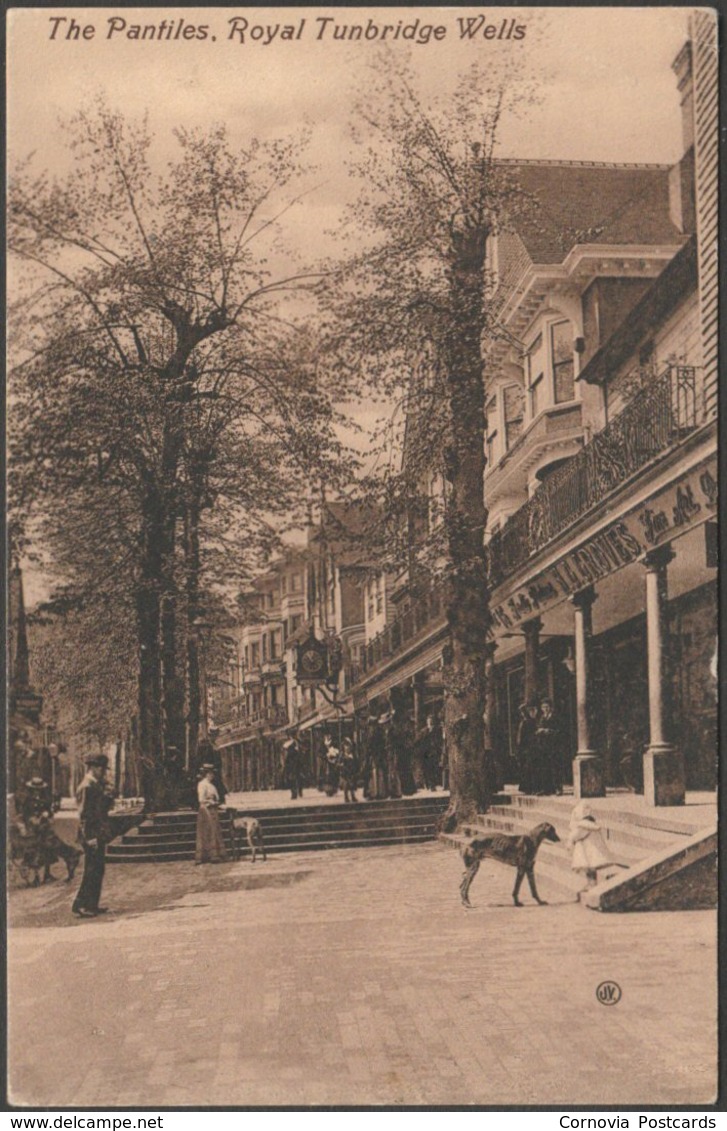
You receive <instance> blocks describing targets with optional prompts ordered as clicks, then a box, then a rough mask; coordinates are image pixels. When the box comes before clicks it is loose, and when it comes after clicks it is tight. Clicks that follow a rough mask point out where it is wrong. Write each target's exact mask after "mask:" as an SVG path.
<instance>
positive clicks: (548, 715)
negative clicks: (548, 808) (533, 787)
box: [535, 699, 563, 794]
mask: <svg viewBox="0 0 727 1131" xmlns="http://www.w3.org/2000/svg"><path fill="white" fill-rule="evenodd" d="M560 745H561V740H560V733H559V727H558V720H557V719H556V717H555V714H554V713H553V704H552V703H551V701H550V699H543V700H541V703H540V718H539V719H538V726H537V729H536V731H535V748H536V752H537V759H538V779H539V780H538V784H539V787H540V788H539V790H538V792H539V793H543V794H549V793H562V792H563V785H562V782H561V780H560V774H559V773H558V767H559V765H560Z"/></svg>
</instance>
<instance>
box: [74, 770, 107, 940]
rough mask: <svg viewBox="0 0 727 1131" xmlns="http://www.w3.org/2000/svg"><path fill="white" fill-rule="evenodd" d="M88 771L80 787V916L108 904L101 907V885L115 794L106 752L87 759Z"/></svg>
mask: <svg viewBox="0 0 727 1131" xmlns="http://www.w3.org/2000/svg"><path fill="white" fill-rule="evenodd" d="M86 767H87V772H86V776H85V777H84V779H83V781H82V782H81V784H80V785H79V787H78V791H77V793H76V799H77V801H78V822H79V826H78V839H79V841H80V843H81V845H82V846H83V859H84V864H83V879H82V880H81V886H80V887H79V889H78V892H77V893H76V898H75V899H74V901H73V906H72V907H71V911H72V912H73V914H74V915H76V916H77V917H78V918H80V919H93V918H95V917H96V916H97V915H103V914H104V913H105V912H106V911H108V907H99V900H100V899H101V886H102V884H103V877H104V870H105V867H106V845H107V844H108V842H109V841H110V840H111V824H110V822H109V810H110V809H111V807H112V806H113V803H114V798H113V794H112V793H111V792H110V791H109V790H108V788H107V787H106V783H105V779H106V772H107V770H108V767H109V760H108V758H107V757H106V755H105V754H93V755H91V756H89V757H88V758H86Z"/></svg>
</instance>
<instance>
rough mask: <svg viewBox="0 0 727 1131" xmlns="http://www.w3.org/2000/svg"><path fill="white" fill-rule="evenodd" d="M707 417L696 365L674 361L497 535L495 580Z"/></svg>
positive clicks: (492, 555)
mask: <svg viewBox="0 0 727 1131" xmlns="http://www.w3.org/2000/svg"><path fill="white" fill-rule="evenodd" d="M702 418H703V412H702V406H701V403H700V396H699V389H698V383H697V372H696V369H695V368H694V366H690V365H671V366H669V368H668V369H667V370H666V371H665V372H664V373H662V374H661V375H660V376H659V377H658V378H657V379H656V380H655V381H652V382H651V383H649V384H648V385H646V386H645V387H644V388H643V389H641V390H640V391H639V392H638V393H637V394H636V396H635V397H634V398H633V399H632V400H631V401H630V402H629V404H628V405H627V406H626V408H624V409H623V411H622V412H620V413H619V415H618V416H616V417H615V418H614V419H613V420H612V421H611V423H610V424H607V425H606V427H605V428H604V429H603V430H602V431H601V432H598V433H597V434H596V435H595V436H594V437H593V438H592V439H591V440H590V441H589V442H588V443H587V444H585V445H584V446H583V448H582V449H581V451H580V452H578V454H577V455H575V456H572V457H571V458H570V459H568V460H566V462H565V463H563V464H562V465H561V466H560V467H559V468H557V470H556V471H554V472H553V474H552V475H551V476H550V477H549V478H548V479H547V480H546V481H545V483H543V484H542V485H541V486H540V487H538V489H537V491H535V493H534V494H533V495H532V497H531V498H530V499H528V501H527V503H525V504H524V505H523V506H522V507H520V509H519V510H517V511H515V513H514V514H513V515H511V517H510V518H509V519H508V520H507V522H506V523H505V524H504V526H503V527H502V529H501V530H498V531H497V532H496V533H495V534H493V535H492V538H491V539H490V542H489V547H488V548H489V577H490V584H491V585H492V586H495V585H499V584H500V582H502V581H504V580H505V578H506V577H508V576H509V574H510V573H512V572H513V571H514V570H516V569H517V568H518V567H519V566H521V565H523V564H524V563H525V562H526V561H527V560H528V558H529V557H531V555H532V554H534V553H537V551H538V550H540V549H542V547H543V546H545V545H547V543H548V542H550V541H551V540H552V539H553V538H555V537H556V536H557V535H558V534H560V533H562V531H564V530H566V529H567V527H569V526H570V525H571V524H572V523H574V522H575V521H576V520H577V519H578V518H580V517H581V516H582V515H584V514H585V513H586V512H587V511H589V510H590V509H591V507H593V506H595V505H596V504H597V503H599V502H600V501H601V500H602V499H603V498H604V497H605V496H606V495H608V494H609V493H610V492H611V491H613V490H614V489H615V488H616V487H618V486H620V485H621V484H622V483H625V482H626V480H627V479H629V478H630V477H631V476H632V475H633V474H635V473H636V472H637V471H640V470H642V469H643V468H644V467H646V465H647V464H649V463H650V462H651V461H652V460H653V459H655V458H656V457H657V456H659V455H661V454H662V453H663V452H666V451H668V449H669V448H671V447H673V446H674V445H675V444H677V443H679V441H680V440H682V439H683V438H684V436H686V435H688V433H689V432H691V431H692V430H693V429H694V428H695V427H696V426H697V425H698V424H699V423H700V422H701V420H702Z"/></svg>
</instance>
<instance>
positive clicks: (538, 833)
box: [459, 821, 560, 907]
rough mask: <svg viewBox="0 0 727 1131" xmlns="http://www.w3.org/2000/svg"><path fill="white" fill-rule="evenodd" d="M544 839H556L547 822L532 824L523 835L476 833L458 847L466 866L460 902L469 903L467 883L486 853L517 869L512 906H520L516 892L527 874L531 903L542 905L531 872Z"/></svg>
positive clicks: (555, 834)
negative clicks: (478, 834) (462, 846)
mask: <svg viewBox="0 0 727 1131" xmlns="http://www.w3.org/2000/svg"><path fill="white" fill-rule="evenodd" d="M544 840H551V841H559V840H560V837H559V836H558V834H557V832H556V831H555V829H554V828H553V826H552V825H550V824H548V822H547V821H546V822H544V823H543V824H542V825H536V826H535V828H534V829H531V830H530V832H529V833H526V834H525V835H524V836H517V835H516V834H511V833H486V834H485V835H484V836H478V837H475V838H474V839H473V840H471V841H470V842H469V843H468V844H467V845H465V846H464V848H463V850H462V858H463V860H464V863H465V868H466V871H465V873H464V875H463V876H462V883H461V884H460V886H459V891H460V895H461V897H462V904H463V905H464V906H465V907H471V906H472V904H471V903H470V899H469V890H470V885H471V883H472V881H473V879H474V878H475V876H476V875H477V872H478V870H479V867H480V864H481V863H482V861H483V860H484V859H485V857H487V856H491V857H492V859H493V860H499V861H500V863H501V864H510V865H511V866H512V867H513V868H517V877H516V879H515V887H514V889H513V893H512V898H513V901H514V903H515V906H516V907H522V903H521V902H520V900H519V899H518V895H519V894H520V885H521V883H522V882H523V878H524V877H525V876H527V877H528V883H529V885H530V891H531V893H532V896H533V899H534V900H535V902H536V903H541V904H544V903H545V900H544V899H541V898H540V896H539V895H538V889H537V888H536V886H535V875H534V869H535V858H536V856H537V854H538V849H539V848H540V845H541V844H542V842H543V841H544Z"/></svg>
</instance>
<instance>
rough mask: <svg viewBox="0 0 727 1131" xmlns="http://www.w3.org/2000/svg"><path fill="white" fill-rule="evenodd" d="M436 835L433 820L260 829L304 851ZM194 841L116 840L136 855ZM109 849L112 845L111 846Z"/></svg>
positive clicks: (184, 836)
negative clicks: (327, 844) (322, 843)
mask: <svg viewBox="0 0 727 1131" xmlns="http://www.w3.org/2000/svg"><path fill="white" fill-rule="evenodd" d="M436 832H437V823H436V821H433V820H430V819H427V818H421V817H420V818H419V819H412V820H409V821H401V820H400V821H397V822H387V823H384V822H381V821H378V822H377V823H376V824H372V825H365V826H361V825H350V826H348V825H340V826H339V828H337V829H305V830H300V829H295V828H290V829H285V828H280V829H276V830H275V831H274V832H272V833H271V832H269V831H268V830H266V829H263V836H264V838H265V844H266V846H267V845H271V846H272V845H276V844H296V845H298V846H299V847H301V848H303V847H305V845H306V844H307V843H308V842H309V841H313V840H325V839H330V840H336V841H339V840H340V841H342V840H355V839H359V838H363V839H370V838H371V837H372V836H377V835H379V834H382V835H393V836H406V835H408V834H409V833H427V834H428V835H429V836H430V837H431V838H434V836H435V835H436ZM223 835H224V837H225V839H226V840H229V839H230V830H229V827H228V826H223ZM195 840H196V830H194V829H193V830H190V831H189V832H187V831H181V832H180V831H177V830H174V831H169V832H164V833H160V834H158V835H157V836H140V835H138V834H135V832H131V833H127V834H126V835H125V836H124V837H122V838H121V839H120V841H115V842H114V844H115V845H116V844H118V845H119V847H122V848H128V849H129V850H130V851H132V852H135V853H139V852H147V851H154V850H156V849H157V848H160V849H165V848H182V847H185V846H188V845H191V846H192V847H194V844H195ZM237 841H238V843H240V844H243V843H245V844H246V843H247V840H246V837H245V833H244V830H240V829H238V830H237ZM110 847H111V846H110Z"/></svg>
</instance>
